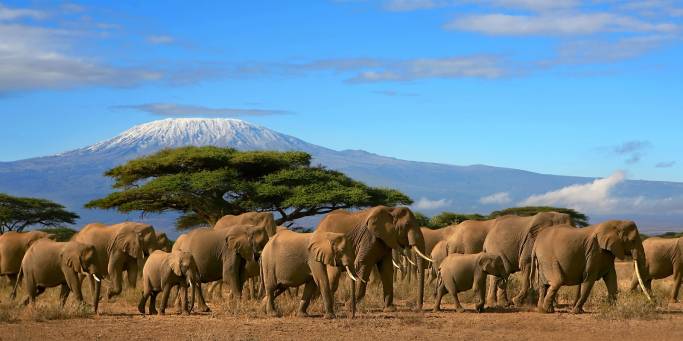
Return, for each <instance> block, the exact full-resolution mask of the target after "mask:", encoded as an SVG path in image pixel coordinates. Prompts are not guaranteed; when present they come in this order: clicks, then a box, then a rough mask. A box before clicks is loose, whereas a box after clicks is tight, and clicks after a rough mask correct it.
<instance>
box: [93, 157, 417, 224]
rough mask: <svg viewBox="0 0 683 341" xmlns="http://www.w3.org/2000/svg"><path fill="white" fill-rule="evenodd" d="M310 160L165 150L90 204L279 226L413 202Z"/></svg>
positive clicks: (121, 172) (137, 163)
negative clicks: (264, 218)
mask: <svg viewBox="0 0 683 341" xmlns="http://www.w3.org/2000/svg"><path fill="white" fill-rule="evenodd" d="M310 162H311V156H310V155H309V154H307V153H304V152H275V151H246V152H243V151H237V150H235V149H232V148H218V147H182V148H176V149H166V150H163V151H160V152H158V153H156V154H153V155H149V156H145V157H141V158H138V159H135V160H131V161H128V162H127V163H125V164H123V165H120V166H117V167H115V168H113V169H110V170H109V171H107V172H106V173H105V175H106V176H109V177H111V178H113V179H114V185H113V187H114V188H116V189H119V191H116V192H113V193H111V194H109V195H108V196H106V197H104V198H101V199H96V200H93V201H90V202H89V203H87V204H86V207H89V208H103V209H112V208H113V209H117V210H118V211H120V212H131V211H142V212H143V213H149V212H154V213H161V212H166V211H176V212H180V213H181V216H180V217H179V218H178V220H177V221H176V226H177V228H179V229H186V228H192V227H196V226H200V225H209V226H213V225H214V224H215V223H216V221H218V219H220V218H221V217H222V216H224V215H226V214H240V213H244V212H247V211H272V212H277V213H278V214H279V218H278V219H277V223H278V224H283V223H285V222H288V221H292V220H295V219H298V218H302V217H306V216H312V215H317V214H324V213H328V212H330V211H333V210H335V209H340V208H360V207H368V206H375V205H389V206H393V205H398V204H411V203H412V200H411V199H410V198H409V197H408V196H406V195H405V194H403V193H401V192H399V191H396V190H393V189H385V188H375V187H369V186H367V185H365V184H363V183H362V182H359V181H356V180H353V179H351V178H349V177H348V176H346V175H344V174H343V173H341V172H337V171H333V170H329V169H326V168H323V167H313V166H311V165H310Z"/></svg>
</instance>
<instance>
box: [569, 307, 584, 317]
mask: <svg viewBox="0 0 683 341" xmlns="http://www.w3.org/2000/svg"><path fill="white" fill-rule="evenodd" d="M583 313H585V311H583V308H581V307H574V309H572V314H577V315H578V314H583Z"/></svg>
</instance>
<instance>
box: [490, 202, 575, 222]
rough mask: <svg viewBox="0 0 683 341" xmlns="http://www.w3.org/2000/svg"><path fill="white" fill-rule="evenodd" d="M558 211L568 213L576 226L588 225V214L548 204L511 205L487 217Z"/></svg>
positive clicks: (526, 215)
mask: <svg viewBox="0 0 683 341" xmlns="http://www.w3.org/2000/svg"><path fill="white" fill-rule="evenodd" d="M550 211H554V212H558V213H566V214H568V215H569V217H570V218H571V219H572V224H574V226H576V227H586V226H588V216H587V215H585V214H583V213H581V212H578V211H576V210H573V209H571V208H562V207H550V206H525V207H511V208H506V209H504V210H500V211H493V212H491V214H489V218H490V219H493V218H496V217H499V216H503V215H508V214H511V215H518V216H521V217H528V216H532V215H535V214H536V213H539V212H550Z"/></svg>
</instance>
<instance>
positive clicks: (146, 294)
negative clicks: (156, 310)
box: [138, 289, 151, 315]
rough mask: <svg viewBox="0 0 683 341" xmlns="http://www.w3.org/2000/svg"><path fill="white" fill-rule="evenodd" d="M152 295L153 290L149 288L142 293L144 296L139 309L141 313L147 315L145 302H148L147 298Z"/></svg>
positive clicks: (141, 298)
mask: <svg viewBox="0 0 683 341" xmlns="http://www.w3.org/2000/svg"><path fill="white" fill-rule="evenodd" d="M150 295H151V292H150V291H149V290H148V289H145V291H143V293H142V297H140V303H138V311H139V312H140V314H142V315H145V304H146V303H147V299H148V298H149V296H150Z"/></svg>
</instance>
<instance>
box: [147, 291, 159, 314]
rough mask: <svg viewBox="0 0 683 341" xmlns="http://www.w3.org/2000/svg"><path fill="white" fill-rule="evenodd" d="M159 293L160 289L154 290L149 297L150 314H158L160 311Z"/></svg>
mask: <svg viewBox="0 0 683 341" xmlns="http://www.w3.org/2000/svg"><path fill="white" fill-rule="evenodd" d="M157 295H159V292H158V291H152V295H151V296H150V298H149V314H150V315H156V314H158V313H159V312H157Z"/></svg>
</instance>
